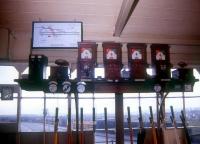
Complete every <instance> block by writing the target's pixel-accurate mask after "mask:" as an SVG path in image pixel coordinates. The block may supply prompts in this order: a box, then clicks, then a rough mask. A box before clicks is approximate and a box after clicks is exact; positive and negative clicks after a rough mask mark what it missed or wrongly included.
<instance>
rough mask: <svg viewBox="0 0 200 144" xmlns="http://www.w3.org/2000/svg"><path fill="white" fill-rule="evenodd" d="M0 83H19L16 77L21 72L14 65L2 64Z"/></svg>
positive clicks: (0, 67)
mask: <svg viewBox="0 0 200 144" xmlns="http://www.w3.org/2000/svg"><path fill="white" fill-rule="evenodd" d="M0 76H1V79H0V84H17V83H16V82H14V80H15V79H18V78H19V73H18V71H17V70H16V69H15V67H13V66H0Z"/></svg>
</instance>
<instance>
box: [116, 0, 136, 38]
mask: <svg viewBox="0 0 200 144" xmlns="http://www.w3.org/2000/svg"><path fill="white" fill-rule="evenodd" d="M138 2H139V0H123V2H122V6H121V10H120V12H119V15H118V18H117V22H116V24H115V31H114V34H113V35H114V36H120V35H121V33H122V31H123V29H124V27H125V25H126V24H127V22H128V20H129V18H130V16H131V14H132V12H133V11H134V9H135V7H136V5H137V3H138Z"/></svg>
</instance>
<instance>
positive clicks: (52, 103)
mask: <svg viewBox="0 0 200 144" xmlns="http://www.w3.org/2000/svg"><path fill="white" fill-rule="evenodd" d="M56 107H58V119H59V125H58V131H66V130H67V126H66V125H67V114H68V104H67V99H47V100H46V127H45V129H46V131H48V132H49V131H51V132H52V131H54V122H55V111H56Z"/></svg>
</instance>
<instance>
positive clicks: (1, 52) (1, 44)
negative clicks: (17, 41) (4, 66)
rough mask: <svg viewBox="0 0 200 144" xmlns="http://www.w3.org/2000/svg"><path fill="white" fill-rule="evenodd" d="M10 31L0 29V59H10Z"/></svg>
mask: <svg viewBox="0 0 200 144" xmlns="http://www.w3.org/2000/svg"><path fill="white" fill-rule="evenodd" d="M8 36H9V35H8V30H7V29H3V28H0V59H8V46H9V45H8Z"/></svg>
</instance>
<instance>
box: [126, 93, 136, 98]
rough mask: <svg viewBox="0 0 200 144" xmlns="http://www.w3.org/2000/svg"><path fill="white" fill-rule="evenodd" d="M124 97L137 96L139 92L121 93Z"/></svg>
mask: <svg viewBox="0 0 200 144" xmlns="http://www.w3.org/2000/svg"><path fill="white" fill-rule="evenodd" d="M123 96H124V98H131V97H133V98H138V97H139V94H138V93H123Z"/></svg>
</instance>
